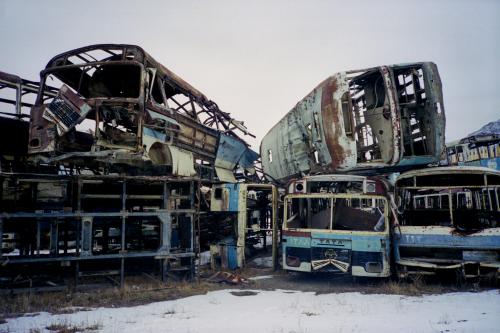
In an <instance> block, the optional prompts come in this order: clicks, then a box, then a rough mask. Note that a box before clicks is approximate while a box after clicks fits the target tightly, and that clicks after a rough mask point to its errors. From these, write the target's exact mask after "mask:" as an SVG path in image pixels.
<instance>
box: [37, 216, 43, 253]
mask: <svg viewBox="0 0 500 333" xmlns="http://www.w3.org/2000/svg"><path fill="white" fill-rule="evenodd" d="M40 223H41V222H40V220H36V255H37V256H39V255H40V243H41V228H42V227H41V225H40Z"/></svg>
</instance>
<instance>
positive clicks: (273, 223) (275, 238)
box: [271, 185, 279, 271]
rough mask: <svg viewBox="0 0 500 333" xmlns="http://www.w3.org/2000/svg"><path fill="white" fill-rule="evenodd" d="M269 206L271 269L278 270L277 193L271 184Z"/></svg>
mask: <svg viewBox="0 0 500 333" xmlns="http://www.w3.org/2000/svg"><path fill="white" fill-rule="evenodd" d="M271 189H272V190H271V193H272V195H271V197H272V199H271V201H272V203H271V207H272V210H273V211H272V213H271V228H272V229H273V235H272V240H273V241H272V257H273V269H274V270H275V271H276V270H278V262H279V261H278V221H277V216H278V195H277V191H276V187H275V186H274V185H271Z"/></svg>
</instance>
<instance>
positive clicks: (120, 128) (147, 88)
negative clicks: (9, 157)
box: [29, 44, 257, 181]
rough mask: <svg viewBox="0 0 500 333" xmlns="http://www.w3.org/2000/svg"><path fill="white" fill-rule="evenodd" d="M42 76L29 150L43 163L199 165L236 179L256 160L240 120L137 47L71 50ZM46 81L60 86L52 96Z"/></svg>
mask: <svg viewBox="0 0 500 333" xmlns="http://www.w3.org/2000/svg"><path fill="white" fill-rule="evenodd" d="M40 75H41V81H40V84H41V88H40V93H39V95H38V99H37V101H36V104H35V106H34V107H33V108H32V110H31V119H30V135H29V153H30V154H32V155H33V156H36V157H38V159H39V160H41V161H43V162H47V163H63V164H66V165H80V166H83V165H85V166H89V168H91V169H99V168H101V167H102V166H103V165H106V166H107V167H108V168H113V167H114V168H115V169H117V170H118V171H120V170H121V171H126V172H129V171H130V170H131V167H137V168H138V169H139V170H140V171H141V172H146V170H148V168H155V167H156V168H159V170H160V171H159V172H160V173H162V174H164V173H172V174H174V175H180V176H193V175H194V174H195V173H196V172H195V169H194V167H195V164H196V165H197V166H198V167H200V168H201V167H205V169H209V170H211V171H212V172H213V171H214V169H216V171H217V175H218V176H219V178H220V179H221V180H227V181H234V176H233V169H234V168H235V167H236V165H240V166H241V167H242V168H248V169H250V168H251V167H252V163H253V161H254V160H255V159H256V158H257V154H256V153H254V152H252V151H251V150H250V149H249V148H248V145H247V144H246V143H245V142H244V141H243V140H242V139H241V138H240V135H247V134H248V135H251V134H250V133H248V131H247V130H246V128H245V127H244V126H243V124H242V123H241V122H238V121H236V120H235V119H233V118H231V117H230V116H229V114H228V113H227V112H223V111H221V110H220V109H219V108H218V106H217V104H216V103H214V102H213V101H211V100H209V99H208V98H207V97H206V96H205V95H204V94H202V93H201V92H200V91H198V90H197V89H195V88H194V87H192V86H191V85H190V84H189V83H187V82H185V81H184V80H182V79H181V78H180V77H178V76H177V75H175V74H174V73H173V72H171V71H170V70H169V69H167V68H165V67H164V66H163V65H161V64H160V63H158V62H157V61H156V60H155V59H153V58H152V57H151V56H150V55H149V54H148V53H146V52H145V51H144V50H143V49H142V48H140V47H138V46H135V45H121V44H106V45H93V46H88V47H83V48H79V49H76V50H72V51H69V52H66V53H62V54H60V55H57V56H55V57H54V58H53V59H52V60H50V61H49V63H48V64H47V66H46V68H45V69H44V70H43V71H42V72H41V74H40ZM47 84H51V85H55V86H56V87H57V88H58V89H59V93H58V95H57V96H56V97H55V98H46V96H45V94H44V92H45V90H46V89H47ZM120 167H121V169H120ZM155 170H156V169H155ZM165 170H166V171H165ZM157 171H158V170H157Z"/></svg>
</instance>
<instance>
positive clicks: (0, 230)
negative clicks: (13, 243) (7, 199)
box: [0, 217, 3, 257]
mask: <svg viewBox="0 0 500 333" xmlns="http://www.w3.org/2000/svg"><path fill="white" fill-rule="evenodd" d="M2 242H3V219H2V217H0V257H2V255H3V254H2V248H3V244H2Z"/></svg>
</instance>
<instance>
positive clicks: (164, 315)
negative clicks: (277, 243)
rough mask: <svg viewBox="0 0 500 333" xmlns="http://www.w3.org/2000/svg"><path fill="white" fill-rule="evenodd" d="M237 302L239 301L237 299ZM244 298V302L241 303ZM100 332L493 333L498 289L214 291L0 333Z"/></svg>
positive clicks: (39, 319)
mask: <svg viewBox="0 0 500 333" xmlns="http://www.w3.org/2000/svg"><path fill="white" fill-rule="evenodd" d="M237 295H239V296H237ZM243 295H244V296H243ZM54 323H56V324H57V323H63V324H66V325H79V326H91V325H94V324H98V325H100V327H101V328H100V331H102V332H120V333H123V332H141V333H143V332H176V333H182V332H186V333H187V332H190V333H194V332H218V333H224V332H231V333H235V332H238V333H245V332H251V333H255V332H259V333H260V332H276V333H285V332H286V333H288V332H295V333H301V332H314V333H316V332H384V333H386V332H483V333H484V332H498V328H499V326H500V295H499V292H498V290H494V291H485V292H479V293H467V292H463V293H452V294H443V295H427V296H422V297H408V296H400V295H381V294H378V295H373V294H372V295H365V294H360V293H357V292H356V293H338V294H322V295H315V294H314V293H311V292H299V291H285V290H276V291H259V290H255V291H253V292H250V291H249V292H246V293H245V292H242V291H241V290H220V291H214V292H209V293H208V294H206V295H200V296H192V297H188V298H183V299H178V300H174V301H165V302H158V303H152V304H148V305H142V306H135V307H129V308H97V309H93V310H91V311H81V312H76V313H73V314H63V315H50V314H48V313H40V314H39V315H35V316H32V317H31V316H26V317H20V318H15V319H8V322H7V323H6V324H3V325H0V332H1V331H3V330H4V331H7V332H28V331H29V330H30V329H32V328H40V329H41V332H48V331H47V330H43V328H44V327H46V326H48V325H50V324H54Z"/></svg>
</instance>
